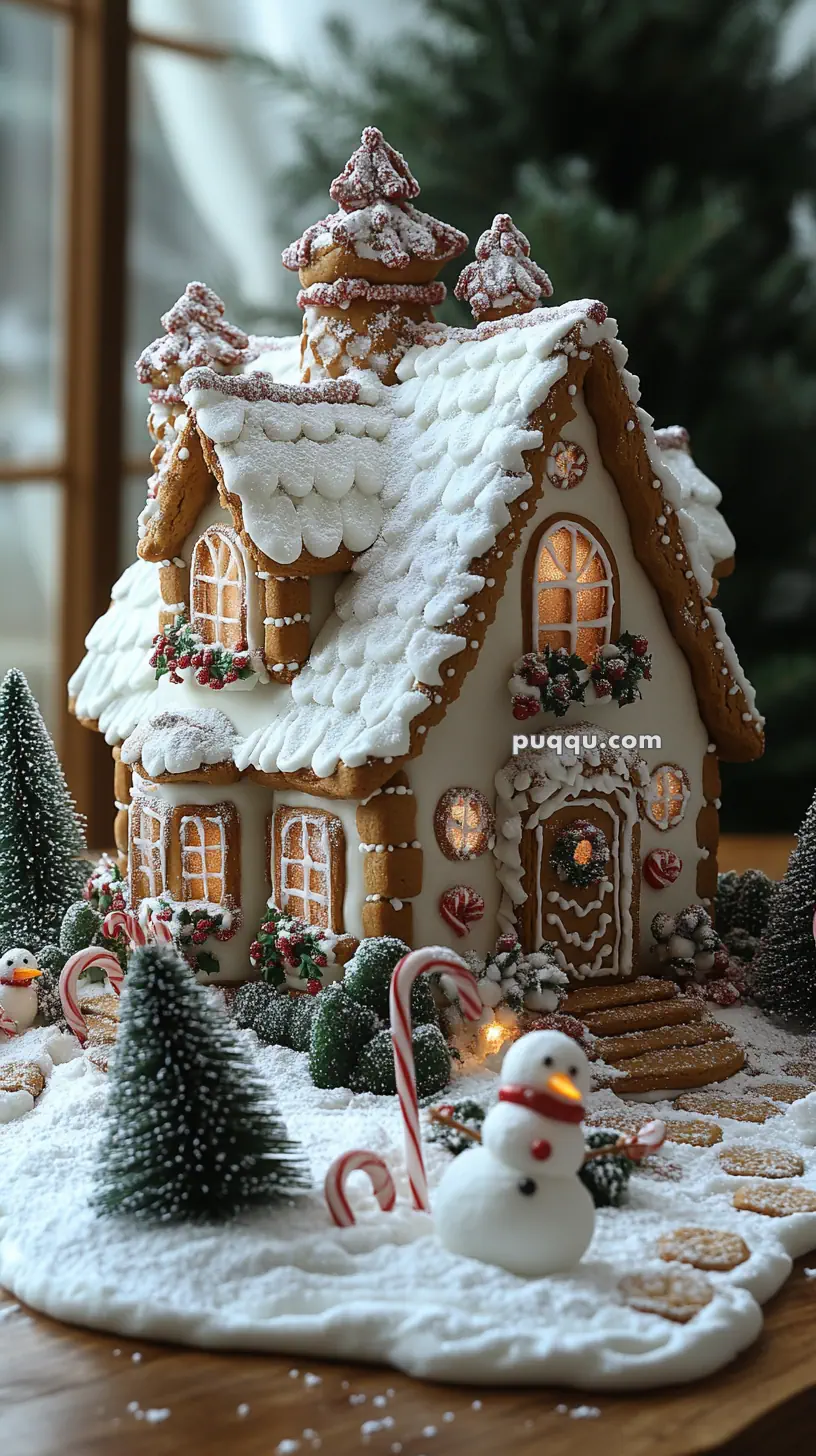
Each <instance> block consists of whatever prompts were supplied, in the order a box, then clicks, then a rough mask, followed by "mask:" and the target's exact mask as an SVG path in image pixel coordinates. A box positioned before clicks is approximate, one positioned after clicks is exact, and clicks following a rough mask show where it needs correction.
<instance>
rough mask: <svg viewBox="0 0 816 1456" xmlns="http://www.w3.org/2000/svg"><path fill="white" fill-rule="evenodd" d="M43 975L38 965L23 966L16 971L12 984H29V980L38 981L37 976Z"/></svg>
mask: <svg viewBox="0 0 816 1456" xmlns="http://www.w3.org/2000/svg"><path fill="white" fill-rule="evenodd" d="M41 975H42V971H39V970H37V967H36V966H21V967H20V969H19V970H18V971H15V972H14V975H13V976H12V978H11V984H12V986H27V985H28V983H29V981H36V979H37V977H38V976H41Z"/></svg>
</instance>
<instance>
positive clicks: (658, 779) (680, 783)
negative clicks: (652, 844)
mask: <svg viewBox="0 0 816 1456" xmlns="http://www.w3.org/2000/svg"><path fill="white" fill-rule="evenodd" d="M687 794H688V790H687V785H686V782H685V779H684V778H683V775H682V772H681V771H680V770H679V769H677V768H675V767H674V766H673V765H671V764H662V765H661V766H660V768H657V769H655V771H654V773H653V774H652V782H651V791H650V796H649V800H648V803H647V815H648V818H649V819H651V821H652V823H653V824H654V825H655V826H656V828H658V829H671V828H672V827H673V826H674V825H675V824H679V823H680V820H681V819H682V818H683V814H684V812H685V807H686V798H687Z"/></svg>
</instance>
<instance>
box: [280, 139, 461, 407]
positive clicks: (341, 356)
mask: <svg viewBox="0 0 816 1456" xmlns="http://www.w3.org/2000/svg"><path fill="white" fill-rule="evenodd" d="M329 191H330V194H331V196H332V198H333V200H334V201H335V202H336V203H338V204H339V210H338V211H337V212H334V213H332V214H331V215H330V216H329V217H326V218H323V219H322V221H320V222H316V223H313V224H312V226H311V227H309V228H307V229H306V231H305V233H304V234H303V236H302V237H300V238H298V240H297V242H294V243H291V244H290V246H289V247H288V248H287V249H286V250H285V252H284V254H283V263H284V266H285V267H286V268H291V269H292V270H297V272H298V273H299V276H300V282H301V285H302V287H301V291H300V293H299V294H298V305H299V307H300V308H302V310H303V339H302V345H301V372H302V378H303V380H304V383H307V382H309V381H310V380H314V379H320V378H325V377H327V376H328V377H330V378H332V379H336V378H338V377H339V376H340V375H341V374H345V373H346V371H347V370H349V369H373V370H375V371H376V373H377V374H378V375H379V376H380V378H381V379H382V380H383V381H384V382H385V383H386V384H392V383H393V382H394V378H395V374H394V371H395V369H396V366H397V364H398V363H399V360H400V359H401V357H402V355H403V354H404V353H405V351H406V349H408V348H410V346H411V344H412V343H414V342H415V339H416V333H417V328H418V326H419V325H421V324H423V323H429V322H432V321H433V306H434V304H438V303H441V302H442V299H443V298H444V297H445V287H444V284H442V283H437V282H435V281H434V280H435V279H436V275H437V273H438V272H439V270H440V268H441V267H442V266H443V264H445V263H447V262H448V261H449V259H451V258H455V257H457V256H458V255H459V254H460V253H461V252H463V251H464V249H465V248H466V247H467V238H466V236H465V234H464V233H460V232H458V231H457V229H456V228H453V227H449V226H448V224H447V223H444V222H439V221H438V219H437V218H434V217H430V216H429V215H428V214H427V213H425V212H420V211H419V209H418V208H416V207H414V206H413V199H414V198H415V197H417V196H418V195H419V186H418V184H417V182H416V180H415V179H414V177H413V176H412V175H411V172H410V170H409V167H408V164H407V162H406V161H405V158H404V157H402V156H401V155H400V153H399V152H397V151H395V150H394V148H393V147H391V146H389V144H388V142H387V141H386V140H385V138H384V137H383V134H382V132H381V131H379V129H378V128H377V127H376V126H368V127H366V129H365V131H364V132H363V135H362V140H361V144H360V146H359V147H358V148H357V151H356V152H354V154H353V155H352V156H351V157H350V158H349V160H348V162H347V163H346V165H345V167H344V169H343V171H342V172H341V173H340V176H339V177H335V179H334V181H333V182H332V185H331V187H330V189H329Z"/></svg>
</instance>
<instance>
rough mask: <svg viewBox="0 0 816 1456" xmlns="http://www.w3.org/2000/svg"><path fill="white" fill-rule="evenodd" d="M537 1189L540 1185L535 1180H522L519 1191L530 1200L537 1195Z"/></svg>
mask: <svg viewBox="0 0 816 1456" xmlns="http://www.w3.org/2000/svg"><path fill="white" fill-rule="evenodd" d="M537 1187H538V1185H537V1183H536V1181H535V1179H534V1178H522V1180H521V1182H520V1183H519V1186H518V1191H519V1193H523V1194H524V1196H525V1198H530V1197H531V1196H532V1194H533V1193H535V1191H536V1189H537Z"/></svg>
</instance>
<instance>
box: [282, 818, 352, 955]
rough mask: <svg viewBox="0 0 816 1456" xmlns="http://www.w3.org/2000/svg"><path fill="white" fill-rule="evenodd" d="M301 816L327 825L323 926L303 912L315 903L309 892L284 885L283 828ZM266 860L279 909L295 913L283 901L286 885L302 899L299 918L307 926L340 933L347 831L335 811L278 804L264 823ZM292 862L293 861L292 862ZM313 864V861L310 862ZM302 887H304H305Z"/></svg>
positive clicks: (293, 895)
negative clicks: (302, 910)
mask: <svg viewBox="0 0 816 1456" xmlns="http://www.w3.org/2000/svg"><path fill="white" fill-rule="evenodd" d="M297 819H301V820H303V821H304V824H305V823H306V822H308V821H309V820H311V821H316V822H318V823H322V824H323V825H324V826H325V828H326V836H327V841H328V848H329V855H328V859H327V861H326V921H327V923H326V925H322V924H321V922H320V921H318V920H309V919H307V914H306V912H307V911H308V908H309V905H310V904H313V903H318V901H317V899H316V898H315V897H313V896H312V894H311V892H310V893H308V894H304V893H303V892H302V891H299V890H297V889H295V888H294V886H288V887H287V886H285V885H284V877H283V868H284V861H285V856H284V853H283V848H284V834H285V832H286V827H287V826H288V825H290V824H292V823H293V822H294V821H295V820H297ZM267 863H268V866H269V879H270V883H271V886H272V894H273V897H274V901H275V904H276V905H277V906H278V909H280V910H282V911H283V913H284V914H285V915H289V914H297V913H298V912H296V911H292V910H289V909H288V908H287V904H286V903H285V900H286V895H285V891H286V889H287V888H288V889H289V890H290V891H291V893H292V897H293V898H294V897H297V899H299V900H302V901H303V909H304V913H303V915H299V916H298V918H299V919H302V920H305V921H306V924H307V925H314V926H316V927H318V928H319V929H323V930H331V931H334V932H335V933H336V934H340V935H342V933H343V901H344V899H345V891H346V834H345V830H344V828H343V821H342V820H341V819H340V818H339V817H338V815H337V814H331V813H330V812H329V811H328V810H327V809H318V808H312V807H311V806H310V805H303V804H279V805H278V806H277V808H276V809H275V810H274V811H273V812H272V814H271V815H270V816H269V821H268V826H267ZM292 863H295V861H292ZM312 863H314V862H312ZM304 888H305V886H304Z"/></svg>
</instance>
